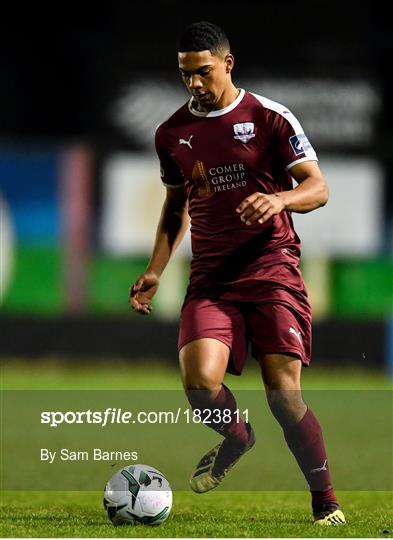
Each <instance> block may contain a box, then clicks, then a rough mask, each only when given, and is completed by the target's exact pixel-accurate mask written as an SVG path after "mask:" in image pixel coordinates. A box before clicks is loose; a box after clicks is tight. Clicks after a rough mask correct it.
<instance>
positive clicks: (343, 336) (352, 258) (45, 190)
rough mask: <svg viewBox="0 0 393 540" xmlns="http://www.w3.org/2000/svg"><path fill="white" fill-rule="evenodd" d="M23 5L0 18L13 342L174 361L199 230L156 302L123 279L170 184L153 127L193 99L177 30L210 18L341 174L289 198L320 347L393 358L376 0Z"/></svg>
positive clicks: (379, 359)
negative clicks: (305, 205)
mask: <svg viewBox="0 0 393 540" xmlns="http://www.w3.org/2000/svg"><path fill="white" fill-rule="evenodd" d="M24 9H25V11H24V12H23V18H22V14H20V13H7V14H5V16H4V17H3V21H2V22H3V24H2V32H1V36H0V40H1V42H2V75H3V77H2V84H1V85H0V203H1V208H0V210H1V252H0V254H1V265H0V275H1V280H0V323H1V328H2V330H1V344H0V354H1V355H2V357H3V358H7V359H8V360H9V359H10V358H16V357H24V358H27V359H28V360H31V361H32V362H33V361H34V360H37V359H40V360H42V358H50V357H51V358H52V357H61V358H65V359H67V360H72V359H78V358H91V359H97V358H102V359H106V358H112V357H121V358H124V359H125V360H127V361H129V362H130V363H131V362H132V361H133V360H136V359H141V358H142V359H143V358H144V357H146V358H147V357H148V358H152V357H155V358H157V359H160V360H162V362H164V361H167V362H172V363H173V365H175V363H176V361H177V358H176V337H177V324H178V314H179V309H180V306H181V302H182V298H183V295H184V292H185V287H186V283H187V274H188V261H189V256H190V248H189V239H187V241H186V242H185V243H184V244H183V245H182V247H181V248H180V249H179V251H178V253H177V254H176V256H175V257H174V260H173V262H172V264H171V265H170V266H169V267H168V269H167V271H166V273H165V275H164V278H163V280H162V286H161V289H160V291H159V294H158V295H157V300H156V302H155V311H154V314H152V316H151V317H149V318H140V317H137V316H135V315H134V314H133V313H131V312H130V309H129V307H128V303H127V295H128V287H129V285H130V284H131V283H132V282H133V280H134V279H135V277H136V276H137V275H138V274H139V273H140V272H141V271H142V270H143V269H144V267H145V265H146V263H147V260H148V257H149V253H150V250H151V247H152V243H153V239H154V232H155V227H156V224H157V221H158V216H159V211H160V206H161V204H162V201H163V198H164V188H163V187H162V186H161V183H160V179H159V170H158V162H157V159H156V157H155V154H154V148H153V137H154V129H155V127H156V125H157V124H158V123H159V122H161V121H163V120H165V119H166V118H167V117H168V115H169V114H170V113H171V112H172V111H174V110H175V109H176V108H178V107H179V106H180V105H181V104H182V103H183V102H184V101H185V100H186V99H187V94H186V91H185V89H183V88H182V86H181V81H180V78H179V76H178V74H177V63H176V62H177V59H176V36H177V35H178V33H179V32H180V30H181V29H182V28H183V26H184V25H185V24H187V23H189V22H192V21H195V20H200V19H208V20H211V21H213V22H216V23H217V24H220V25H221V26H223V27H224V29H225V30H226V32H227V34H228V36H229V39H230V41H231V44H232V49H233V53H234V55H235V58H236V68H235V75H234V80H235V82H236V83H237V84H238V86H242V87H244V88H246V89H250V90H252V91H255V92H257V93H260V94H262V95H266V96H267V97H269V98H270V99H273V100H275V101H279V102H281V103H284V104H286V105H287V106H288V107H290V108H291V109H292V111H293V112H294V113H295V115H296V116H297V117H298V118H299V119H300V120H301V123H302V124H303V127H304V129H305V131H306V133H307V134H308V136H309V138H310V139H311V141H312V143H313V145H314V147H315V148H316V149H317V151H318V154H319V158H320V165H321V168H322V170H323V172H324V174H325V177H326V180H327V182H328V183H329V185H330V189H331V198H330V202H329V204H328V205H327V206H326V208H324V209H323V210H321V211H318V212H315V213H312V214H308V215H306V216H301V215H295V216H294V218H295V224H296V227H297V230H298V233H299V235H300V236H301V238H302V241H303V258H302V268H303V272H304V277H305V280H306V283H307V286H308V289H309V293H310V296H311V301H312V304H313V310H314V354H313V358H314V359H313V362H314V365H321V366H326V367H328V368H330V367H331V366H334V365H337V366H338V365H340V366H341V365H343V364H346V365H347V366H356V367H359V368H364V369H370V370H374V371H380V372H381V373H382V372H390V373H391V374H392V373H393V367H392V366H393V297H392V295H393V292H392V291H393V287H392V276H393V264H392V254H393V219H392V206H393V204H392V200H393V197H392V195H393V188H392V185H393V182H392V177H393V152H392V149H393V137H392V131H391V122H392V100H391V96H392V90H393V86H392V71H391V69H390V67H389V61H390V60H391V57H392V55H391V53H392V47H391V45H392V33H391V31H390V30H389V28H388V24H389V22H388V20H387V18H385V17H384V14H383V11H382V12H378V11H377V3H375V4H369V3H368V4H364V5H362V4H359V3H356V5H355V4H354V3H352V2H341V3H338V2H327V1H318V2H313V3H311V2H308V3H307V2H302V3H295V2H286V1H272V0H266V1H265V2H263V5H262V4H261V3H259V2H255V3H254V2H250V1H249V0H243V1H242V2H241V6H240V5H239V3H238V2H237V3H232V2H226V3H225V4H223V3H220V2H211V3H209V4H208V5H207V3H206V6H205V7H204V6H203V3H202V4H201V3H198V4H197V5H196V6H194V5H192V4H190V5H187V3H180V2H177V1H170V0H167V1H162V2H148V3H146V5H145V6H144V7H143V6H140V7H138V8H137V7H135V6H134V5H133V3H128V4H125V3H116V2H114V3H112V4H105V6H102V7H99V6H98V5H97V6H95V8H94V11H92V10H90V9H87V7H83V5H79V6H78V8H77V9H76V10H74V9H72V8H71V7H70V6H67V8H61V7H58V8H57V11H56V13H55V12H50V11H49V12H47V13H46V15H45V17H44V16H43V14H41V13H40V12H39V9H38V8H36V7H34V8H32V7H31V8H28V7H27V8H24ZM26 10H27V11H26ZM29 10H30V11H29Z"/></svg>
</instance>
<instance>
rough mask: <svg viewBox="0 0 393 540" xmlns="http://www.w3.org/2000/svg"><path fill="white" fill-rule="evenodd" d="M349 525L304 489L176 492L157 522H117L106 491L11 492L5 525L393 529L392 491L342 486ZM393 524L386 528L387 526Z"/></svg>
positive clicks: (364, 532) (272, 533)
mask: <svg viewBox="0 0 393 540" xmlns="http://www.w3.org/2000/svg"><path fill="white" fill-rule="evenodd" d="M340 500H341V503H342V506H343V509H344V510H345V514H346V517H347V522H348V523H347V525H346V526H340V527H329V528H326V527H323V528H320V527H316V526H313V525H312V523H311V517H310V512H309V495H308V494H307V493H304V492H275V493H273V492H265V493H260V492H258V493H255V492H254V493H249V492H225V493H224V492H221V493H220V492H212V493H208V494H205V495H196V494H193V493H187V492H183V491H182V492H175V493H174V505H173V510H172V513H171V515H170V517H169V519H168V521H167V522H166V523H164V524H162V525H160V526H158V527H148V526H142V525H139V526H137V527H134V526H122V527H114V526H113V525H112V524H111V523H110V522H109V521H108V519H107V517H106V514H105V512H104V510H103V508H102V494H101V493H95V492H94V493H91V492H86V493H75V492H68V493H60V492H30V493H26V492H25V493H17V492H13V493H11V492H7V493H5V494H4V495H3V501H2V505H3V506H2V517H3V520H2V521H3V523H2V533H3V536H8V537H83V538H85V537H98V538H108V537H185V538H187V537H213V538H217V537H251V538H253V537H316V538H324V537H327V538H335V537H359V538H361V537H377V538H378V537H391V531H392V525H393V523H392V510H391V508H392V497H391V494H389V493H386V492H374V493H367V492H343V493H341V494H340ZM386 530H388V531H390V535H389V534H388V533H384V532H383V531H386Z"/></svg>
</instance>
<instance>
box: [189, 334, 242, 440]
mask: <svg viewBox="0 0 393 540" xmlns="http://www.w3.org/2000/svg"><path fill="white" fill-rule="evenodd" d="M229 355H230V349H229V347H228V346H227V345H225V344H224V343H222V342H221V341H219V340H217V339H212V338H201V339H196V340H193V341H191V342H190V343H187V344H186V345H185V346H184V347H183V348H182V349H181V350H180V353H179V360H180V373H181V378H182V382H183V386H184V390H185V392H186V395H187V398H188V400H189V402H190V405H191V407H192V409H193V411H194V413H196V414H197V415H198V416H200V417H201V418H202V420H204V421H205V422H204V423H206V425H207V426H209V427H210V428H212V429H214V430H215V431H217V432H218V433H220V434H221V435H223V436H224V437H226V438H230V439H232V440H233V441H234V442H236V443H239V444H243V445H246V444H247V442H248V438H249V437H248V432H247V429H246V426H245V423H244V422H243V421H242V420H240V422H238V421H237V415H236V414H235V411H236V409H237V404H236V400H235V397H234V395H233V394H232V392H231V391H230V390H229V388H228V387H227V386H225V385H224V384H223V380H224V376H225V373H226V369H227V366H228V360H229ZM213 419H214V422H213Z"/></svg>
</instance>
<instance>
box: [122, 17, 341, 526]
mask: <svg viewBox="0 0 393 540" xmlns="http://www.w3.org/2000/svg"><path fill="white" fill-rule="evenodd" d="M178 51H179V53H178V61H179V69H180V73H181V76H182V78H183V81H184V83H185V85H186V86H187V88H188V90H189V91H190V93H191V99H190V101H189V102H188V103H186V104H185V105H183V107H181V108H180V109H179V110H178V111H177V112H175V113H174V114H173V115H172V116H171V117H170V118H169V120H167V121H166V122H164V123H163V124H161V125H160V126H159V128H158V129H157V132H156V149H157V153H158V156H159V159H160V163H161V178H162V181H163V183H164V185H165V186H166V190H167V195H166V200H165V203H164V205H163V209H162V214H161V219H160V222H159V225H158V229H157V236H156V241H155V245H154V249H153V253H152V257H151V260H150V263H149V265H148V267H147V269H146V271H145V272H144V274H142V275H141V276H140V277H139V278H138V279H137V281H136V282H135V284H134V285H133V286H132V287H131V289H130V303H131V306H132V308H133V309H134V310H135V311H137V312H138V313H141V314H148V313H150V311H151V305H150V303H151V300H152V298H153V296H154V294H155V293H156V291H157V288H158V286H159V279H160V276H161V274H162V272H163V270H164V268H165V266H166V265H167V263H168V261H169V259H170V256H171V254H172V253H173V251H174V250H175V249H176V247H177V245H178V244H179V243H180V241H181V240H182V238H183V235H184V232H185V230H186V228H187V226H188V214H189V216H190V218H191V237H192V251H193V257H192V261H191V274H190V283H189V287H188V291H187V295H186V298H185V301H184V305H183V308H182V313H181V322H180V335H179V355H180V367H181V375H182V380H183V385H184V388H185V391H186V393H187V397H188V399H189V401H190V404H191V406H192V407H193V409H201V410H206V409H207V410H216V411H217V410H218V411H221V412H222V413H223V414H222V415H221V416H220V415H219V418H218V420H220V421H219V422H218V423H211V424H209V426H210V427H212V428H213V429H215V430H216V431H217V432H218V433H220V434H221V435H223V436H224V440H223V441H222V442H221V443H220V444H218V445H217V446H216V447H215V448H213V449H212V450H211V451H209V452H208V453H207V454H206V455H205V456H203V458H202V459H201V461H200V462H199V463H198V465H197V467H196V470H195V472H194V474H193V476H192V478H191V481H190V483H191V488H192V489H193V490H194V491H196V492H197V493H203V492H205V491H208V490H210V489H213V488H215V487H216V486H218V485H219V484H220V483H221V481H222V480H223V478H224V477H225V476H226V474H227V472H228V471H229V470H230V469H231V468H232V466H233V465H234V464H235V463H236V461H237V460H238V459H239V458H240V457H241V456H242V455H243V454H244V453H245V452H246V451H247V450H248V449H250V448H251V447H252V446H253V444H254V442H255V437H254V432H253V430H252V428H251V426H250V425H249V424H247V423H245V422H243V421H242V420H240V421H239V419H238V417H237V415H235V414H232V416H231V417H230V421H229V422H228V417H226V418H224V411H225V410H227V411H228V410H229V411H231V412H232V413H234V411H235V410H236V408H237V406H236V401H235V398H234V396H233V394H232V393H231V391H230V390H229V389H228V388H227V387H226V386H225V385H224V384H223V379H224V375H225V372H226V371H229V372H231V373H235V374H238V375H240V374H241V371H242V368H243V365H244V362H245V359H246V353H247V344H248V342H250V343H251V345H252V350H253V354H254V356H255V358H256V359H257V360H258V362H259V363H260V366H261V372H262V377H263V382H264V385H265V388H266V394H267V399H268V403H269V406H270V408H271V411H272V413H273V414H274V416H275V417H276V419H277V420H278V422H279V423H280V425H281V427H282V429H283V432H284V437H285V440H286V442H287V444H288V446H289V448H290V450H291V451H292V453H293V454H294V456H295V458H296V460H297V462H298V464H299V466H300V468H301V470H302V472H303V474H304V476H305V478H306V480H307V482H308V484H309V486H310V490H311V495H312V509H313V515H314V522H315V523H317V524H321V525H331V524H340V523H345V518H344V515H343V513H342V511H341V510H340V509H339V505H338V503H337V499H336V497H335V495H334V492H333V488H332V486H331V483H330V476H329V471H328V466H327V457H326V451H325V446H324V442H323V437H322V430H321V427H320V425H319V423H318V421H317V419H316V418H315V416H314V415H313V413H312V412H311V410H310V409H309V408H307V406H306V404H305V403H304V401H303V399H302V395H301V386H300V374H301V367H302V364H304V365H308V364H309V362H310V349H311V310H310V305H309V302H308V299H307V293H306V290H305V287H304V284H303V280H302V277H301V274H300V270H299V265H298V263H299V257H300V241H299V238H298V236H297V235H296V233H295V231H294V228H293V224H292V219H291V212H301V213H306V212H310V211H312V210H315V209H316V208H319V207H320V206H323V205H324V204H326V202H327V200H328V188H327V186H326V184H325V182H324V179H323V177H322V174H321V172H320V170H319V167H318V164H317V157H316V154H315V152H314V150H313V148H312V147H311V145H310V143H309V142H308V140H307V138H306V136H305V135H304V133H303V130H302V128H301V126H300V124H299V122H298V121H297V120H296V118H295V117H294V116H293V114H292V113H291V112H290V111H289V110H288V109H287V108H286V107H283V106H282V105H279V104H278V103H275V102H273V101H271V100H269V99H267V98H264V97H261V96H258V95H254V94H252V93H250V92H247V91H244V90H242V89H238V88H237V87H236V86H235V85H234V84H233V82H232V78H231V72H232V69H233V66H234V58H233V56H232V54H231V53H230V48H229V43H228V40H227V38H226V36H225V34H224V33H223V31H222V30H221V29H220V28H219V27H217V26H215V25H213V24H211V23H208V22H198V23H194V24H192V25H190V26H189V27H187V28H186V30H185V31H184V33H183V35H182V37H181V39H180V43H179V49H178ZM292 179H295V180H296V182H297V186H296V187H295V188H294V187H293V184H292Z"/></svg>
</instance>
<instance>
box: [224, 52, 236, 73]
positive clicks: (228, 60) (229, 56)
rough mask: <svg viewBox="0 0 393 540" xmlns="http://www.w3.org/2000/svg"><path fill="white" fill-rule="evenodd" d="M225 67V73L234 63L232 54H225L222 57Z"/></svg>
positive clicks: (229, 70)
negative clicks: (223, 57)
mask: <svg viewBox="0 0 393 540" xmlns="http://www.w3.org/2000/svg"><path fill="white" fill-rule="evenodd" d="M224 62H225V69H226V72H227V73H230V72H231V71H232V69H233V66H234V65H235V59H234V57H233V55H232V54H230V53H229V54H227V55H226V56H225V59H224Z"/></svg>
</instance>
